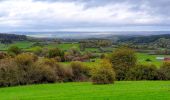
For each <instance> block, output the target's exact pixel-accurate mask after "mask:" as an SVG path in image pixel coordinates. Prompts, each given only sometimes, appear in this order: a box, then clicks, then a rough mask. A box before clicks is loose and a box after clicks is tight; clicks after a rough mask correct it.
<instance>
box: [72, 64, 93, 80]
mask: <svg viewBox="0 0 170 100" xmlns="http://www.w3.org/2000/svg"><path fill="white" fill-rule="evenodd" d="M70 67H71V68H72V73H73V78H72V79H73V81H85V80H88V79H89V77H90V69H89V68H88V67H86V66H84V65H83V64H82V63H81V62H79V61H75V62H71V64H70Z"/></svg>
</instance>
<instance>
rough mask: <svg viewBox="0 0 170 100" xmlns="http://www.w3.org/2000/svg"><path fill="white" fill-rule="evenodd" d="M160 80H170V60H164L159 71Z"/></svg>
mask: <svg viewBox="0 0 170 100" xmlns="http://www.w3.org/2000/svg"><path fill="white" fill-rule="evenodd" d="M158 74H159V76H158V78H159V79H160V80H170V62H164V64H163V65H162V66H161V68H160V69H159V71H158Z"/></svg>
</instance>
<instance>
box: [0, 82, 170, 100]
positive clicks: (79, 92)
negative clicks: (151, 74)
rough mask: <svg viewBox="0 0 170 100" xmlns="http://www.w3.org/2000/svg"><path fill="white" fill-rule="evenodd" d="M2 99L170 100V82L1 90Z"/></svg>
mask: <svg viewBox="0 0 170 100" xmlns="http://www.w3.org/2000/svg"><path fill="white" fill-rule="evenodd" d="M0 99H1V100H170V81H120V82H116V83H115V84H110V85H92V84H91V83H87V82H80V83H61V84H43V85H30V86H19V87H10V88H0Z"/></svg>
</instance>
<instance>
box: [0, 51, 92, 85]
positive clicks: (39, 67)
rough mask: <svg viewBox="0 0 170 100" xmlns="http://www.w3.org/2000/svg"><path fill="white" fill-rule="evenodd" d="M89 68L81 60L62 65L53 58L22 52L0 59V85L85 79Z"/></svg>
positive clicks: (87, 76)
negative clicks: (12, 56) (39, 57)
mask: <svg viewBox="0 0 170 100" xmlns="http://www.w3.org/2000/svg"><path fill="white" fill-rule="evenodd" d="M89 77H90V69H89V68H88V67H86V66H84V65H83V64H82V63H81V62H72V63H71V64H70V65H69V66H63V65H61V64H59V63H58V62H56V60H54V59H49V58H41V59H38V57H37V56H35V55H33V54H31V53H22V54H19V55H17V56H15V57H14V58H6V59H2V60H0V86H14V85H26V84H38V83H54V82H72V81H87V80H88V79H89Z"/></svg>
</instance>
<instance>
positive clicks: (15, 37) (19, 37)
mask: <svg viewBox="0 0 170 100" xmlns="http://www.w3.org/2000/svg"><path fill="white" fill-rule="evenodd" d="M26 39H27V36H25V35H16V34H6V33H0V41H4V40H10V41H21V40H26Z"/></svg>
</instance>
